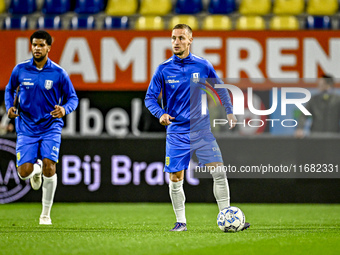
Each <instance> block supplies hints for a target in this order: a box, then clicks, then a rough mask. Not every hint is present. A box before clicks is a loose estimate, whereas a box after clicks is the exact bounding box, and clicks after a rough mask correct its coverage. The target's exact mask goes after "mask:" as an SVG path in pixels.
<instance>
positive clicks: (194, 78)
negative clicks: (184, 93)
mask: <svg viewBox="0 0 340 255" xmlns="http://www.w3.org/2000/svg"><path fill="white" fill-rule="evenodd" d="M191 78H192V81H193V82H195V83H197V82H199V81H200V73H192V74H191Z"/></svg>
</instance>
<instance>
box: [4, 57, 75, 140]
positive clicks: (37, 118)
mask: <svg viewBox="0 0 340 255" xmlns="http://www.w3.org/2000/svg"><path fill="white" fill-rule="evenodd" d="M18 86H19V92H18V102H19V103H18V107H17V108H18V114H19V117H17V118H16V119H15V124H16V131H17V133H18V134H24V135H41V134H44V133H47V132H56V133H61V129H62V127H63V126H64V122H63V120H62V119H61V118H53V117H52V115H51V114H50V113H51V112H52V111H53V110H54V106H55V105H60V106H62V107H64V108H65V113H66V114H69V113H70V112H72V111H74V110H75V109H76V108H77V106H78V97H77V94H76V92H75V90H74V87H73V85H72V82H71V80H70V78H69V76H68V74H67V73H66V71H65V70H64V69H63V68H62V67H60V66H59V65H57V64H56V63H54V62H53V61H51V60H50V59H47V62H46V64H45V65H44V67H43V68H42V69H38V68H37V67H36V66H35V65H34V61H33V58H32V59H29V60H26V61H24V62H22V63H19V64H18V65H16V66H15V67H14V69H13V71H12V74H11V77H10V80H9V82H8V84H7V86H6V90H5V104H6V110H7V112H8V110H9V108H10V107H12V106H13V103H14V97H15V94H16V89H17V87H18Z"/></svg>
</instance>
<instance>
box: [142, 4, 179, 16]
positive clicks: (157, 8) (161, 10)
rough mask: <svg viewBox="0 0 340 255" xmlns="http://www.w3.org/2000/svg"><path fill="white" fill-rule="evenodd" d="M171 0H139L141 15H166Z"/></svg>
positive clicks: (170, 6) (170, 7)
mask: <svg viewBox="0 0 340 255" xmlns="http://www.w3.org/2000/svg"><path fill="white" fill-rule="evenodd" d="M171 9H172V2H171V0H141V3H140V14H142V15H166V14H168V13H169V12H171Z"/></svg>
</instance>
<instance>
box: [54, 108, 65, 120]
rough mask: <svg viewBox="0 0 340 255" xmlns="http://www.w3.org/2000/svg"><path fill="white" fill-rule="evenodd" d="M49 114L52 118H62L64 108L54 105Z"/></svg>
mask: <svg viewBox="0 0 340 255" xmlns="http://www.w3.org/2000/svg"><path fill="white" fill-rule="evenodd" d="M51 115H52V117H53V118H62V117H64V116H65V108H64V107H62V106H60V105H55V106H54V110H53V111H52V112H51Z"/></svg>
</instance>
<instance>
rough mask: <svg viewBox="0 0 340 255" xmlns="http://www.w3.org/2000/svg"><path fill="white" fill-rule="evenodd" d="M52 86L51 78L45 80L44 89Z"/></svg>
mask: <svg viewBox="0 0 340 255" xmlns="http://www.w3.org/2000/svg"><path fill="white" fill-rule="evenodd" d="M52 86H53V81H51V80H45V89H47V90H49V89H51V88H52Z"/></svg>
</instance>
